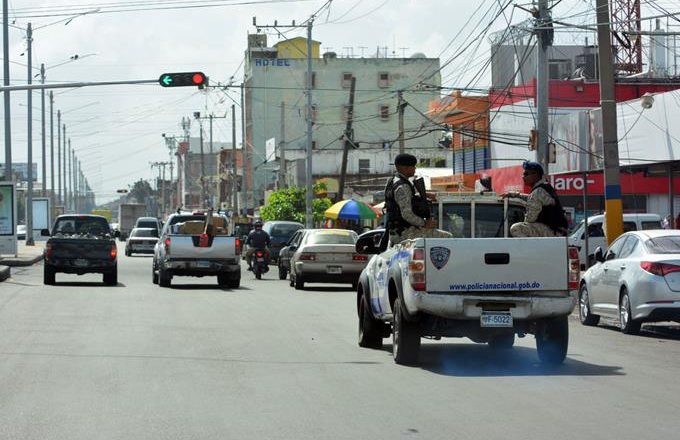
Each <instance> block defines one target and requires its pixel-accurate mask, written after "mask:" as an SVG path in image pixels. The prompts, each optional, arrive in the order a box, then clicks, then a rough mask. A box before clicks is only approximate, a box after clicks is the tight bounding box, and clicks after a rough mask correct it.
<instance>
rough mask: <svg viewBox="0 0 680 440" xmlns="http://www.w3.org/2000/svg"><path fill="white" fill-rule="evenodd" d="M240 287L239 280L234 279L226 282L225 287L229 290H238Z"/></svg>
mask: <svg viewBox="0 0 680 440" xmlns="http://www.w3.org/2000/svg"><path fill="white" fill-rule="evenodd" d="M240 285H241V278H236V279H233V280H229V281H227V287H228V288H230V289H238V288H239V286H240Z"/></svg>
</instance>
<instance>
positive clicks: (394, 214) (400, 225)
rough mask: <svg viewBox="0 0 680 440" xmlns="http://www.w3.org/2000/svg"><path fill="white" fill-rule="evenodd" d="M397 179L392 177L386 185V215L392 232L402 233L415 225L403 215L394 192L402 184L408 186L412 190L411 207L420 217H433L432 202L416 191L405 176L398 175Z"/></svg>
mask: <svg viewBox="0 0 680 440" xmlns="http://www.w3.org/2000/svg"><path fill="white" fill-rule="evenodd" d="M395 177H396V179H394V178H392V177H390V179H389V180H388V181H387V185H385V216H386V220H387V223H386V227H387V229H389V230H390V231H391V232H395V233H397V234H401V233H402V232H404V229H406V228H408V227H410V226H413V225H411V224H410V223H409V222H407V221H406V220H404V217H402V215H401V209H399V205H398V204H397V201H396V200H395V199H394V193H395V191H396V190H397V188H399V187H400V186H402V185H406V186H408V188H409V190H410V191H411V209H412V210H413V213H414V214H415V215H417V216H418V217H420V218H424V219H428V218H430V217H431V214H430V203H429V202H428V201H427V199H425V198H423V197H421V196H420V194H417V193H416V189H415V188H414V187H413V185H412V184H411V182H409V181H408V180H407V179H404V178H403V177H401V176H399V175H397V176H395Z"/></svg>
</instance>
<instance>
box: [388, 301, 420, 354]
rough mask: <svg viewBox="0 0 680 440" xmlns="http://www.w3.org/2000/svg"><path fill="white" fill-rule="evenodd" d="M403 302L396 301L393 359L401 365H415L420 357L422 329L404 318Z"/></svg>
mask: <svg viewBox="0 0 680 440" xmlns="http://www.w3.org/2000/svg"><path fill="white" fill-rule="evenodd" d="M402 307H404V306H403V305H402V304H401V300H400V299H399V298H397V299H396V301H394V330H393V331H392V357H394V362H396V363H397V364H400V365H414V364H416V363H417V362H418V357H419V355H420V329H419V328H418V326H417V324H413V323H410V322H408V321H407V320H406V319H405V318H404V312H403V311H402Z"/></svg>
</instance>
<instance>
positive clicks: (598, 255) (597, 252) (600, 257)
mask: <svg viewBox="0 0 680 440" xmlns="http://www.w3.org/2000/svg"><path fill="white" fill-rule="evenodd" d="M595 261H597V262H598V263H602V262H603V261H604V253H603V252H602V248H601V247H600V246H598V247H597V248H595Z"/></svg>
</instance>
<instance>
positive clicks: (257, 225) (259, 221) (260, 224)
mask: <svg viewBox="0 0 680 440" xmlns="http://www.w3.org/2000/svg"><path fill="white" fill-rule="evenodd" d="M254 226H255V227H256V228H257V227H260V228H261V227H262V220H255V224H254Z"/></svg>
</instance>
